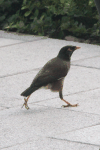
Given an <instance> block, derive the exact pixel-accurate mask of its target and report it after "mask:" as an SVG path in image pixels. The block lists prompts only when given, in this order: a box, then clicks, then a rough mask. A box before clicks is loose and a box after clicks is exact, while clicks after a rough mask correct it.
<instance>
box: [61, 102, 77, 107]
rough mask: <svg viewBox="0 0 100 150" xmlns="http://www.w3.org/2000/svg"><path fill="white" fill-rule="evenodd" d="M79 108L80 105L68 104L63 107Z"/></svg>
mask: <svg viewBox="0 0 100 150" xmlns="http://www.w3.org/2000/svg"><path fill="white" fill-rule="evenodd" d="M77 106H79V105H78V104H74V105H72V104H70V103H69V104H68V105H62V107H64V108H65V107H77Z"/></svg>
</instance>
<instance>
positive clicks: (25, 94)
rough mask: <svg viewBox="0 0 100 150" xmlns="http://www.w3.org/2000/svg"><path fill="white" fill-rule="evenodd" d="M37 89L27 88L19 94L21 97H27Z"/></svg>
mask: <svg viewBox="0 0 100 150" xmlns="http://www.w3.org/2000/svg"><path fill="white" fill-rule="evenodd" d="M37 89H38V87H34V88H32V87H29V88H27V89H26V90H25V91H24V92H22V93H21V96H25V97H27V96H29V95H31V94H32V93H33V92H34V91H36V90H37Z"/></svg>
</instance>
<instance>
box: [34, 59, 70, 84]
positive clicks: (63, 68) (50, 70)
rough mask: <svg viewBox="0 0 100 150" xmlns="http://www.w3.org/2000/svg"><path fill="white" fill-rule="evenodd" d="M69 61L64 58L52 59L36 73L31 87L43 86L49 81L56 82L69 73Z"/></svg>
mask: <svg viewBox="0 0 100 150" xmlns="http://www.w3.org/2000/svg"><path fill="white" fill-rule="evenodd" d="M67 72H68V67H67V63H66V62H63V61H62V60H58V58H57V59H56V58H55V59H52V60H51V61H49V62H48V63H47V64H46V65H45V66H44V67H43V68H42V69H41V70H40V71H39V73H38V74H37V75H36V77H35V78H34V80H33V82H32V84H31V87H34V86H35V87H42V86H45V85H47V84H49V83H52V82H55V81H57V80H59V79H60V78H63V77H65V76H66V75H67Z"/></svg>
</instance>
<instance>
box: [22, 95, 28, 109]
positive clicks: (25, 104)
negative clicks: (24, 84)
mask: <svg viewBox="0 0 100 150" xmlns="http://www.w3.org/2000/svg"><path fill="white" fill-rule="evenodd" d="M24 101H25V102H24V104H23V106H25V108H26V109H27V110H28V109H29V107H28V105H27V101H28V100H27V99H26V98H24ZM23 106H22V108H23Z"/></svg>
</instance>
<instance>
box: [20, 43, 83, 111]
mask: <svg viewBox="0 0 100 150" xmlns="http://www.w3.org/2000/svg"><path fill="white" fill-rule="evenodd" d="M79 48H80V47H77V46H70V45H69V46H64V47H62V48H61V49H60V51H59V53H58V55H57V57H55V58H53V59H51V60H49V61H48V62H47V63H46V64H45V65H44V66H43V68H42V69H41V70H40V71H39V72H38V73H37V75H36V76H35V78H34V79H33V82H32V83H31V85H30V87H28V88H27V89H26V90H25V91H24V92H22V93H21V96H24V97H27V98H24V101H25V102H24V104H23V106H24V105H25V108H26V109H29V107H28V105H27V102H28V99H29V97H30V95H31V94H32V93H33V92H34V91H36V90H38V89H39V88H41V87H45V88H48V89H50V90H51V91H54V92H59V97H60V99H61V100H63V101H64V102H65V103H67V105H64V107H68V106H71V107H75V106H77V105H78V104H74V105H72V104H70V103H69V102H67V101H66V100H64V99H63V94H62V89H63V81H64V78H65V76H66V75H67V73H68V71H69V69H70V58H71V55H72V53H73V52H74V51H75V50H76V49H79ZM23 106H22V107H23Z"/></svg>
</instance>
